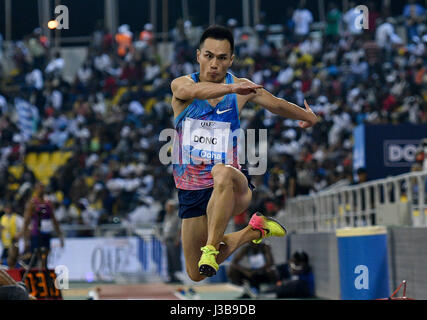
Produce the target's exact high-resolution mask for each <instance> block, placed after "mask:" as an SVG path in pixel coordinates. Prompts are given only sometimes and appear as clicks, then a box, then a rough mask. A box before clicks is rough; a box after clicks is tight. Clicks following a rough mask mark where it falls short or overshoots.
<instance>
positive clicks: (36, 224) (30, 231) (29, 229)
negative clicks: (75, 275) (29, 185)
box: [23, 183, 64, 269]
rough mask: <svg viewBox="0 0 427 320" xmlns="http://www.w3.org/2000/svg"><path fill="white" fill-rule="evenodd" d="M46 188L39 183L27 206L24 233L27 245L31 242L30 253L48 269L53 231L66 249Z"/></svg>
mask: <svg viewBox="0 0 427 320" xmlns="http://www.w3.org/2000/svg"><path fill="white" fill-rule="evenodd" d="M44 188H45V187H44V185H43V184H42V183H37V184H36V187H35V192H34V195H33V197H32V198H31V199H30V200H29V202H28V203H27V205H26V208H25V214H24V229H23V233H24V239H25V240H26V243H28V242H27V241H28V239H29V240H30V252H31V253H32V254H33V255H34V254H35V255H36V258H37V260H38V262H39V263H41V267H42V268H45V269H47V257H48V255H49V250H50V239H51V238H52V232H53V229H55V231H56V234H57V236H58V237H59V239H60V242H61V247H64V237H63V235H62V231H61V229H60V226H59V223H58V221H57V220H56V218H55V214H54V208H53V205H52V204H51V203H50V202H49V201H48V200H47V199H45V190H44ZM31 267H33V265H31V266H30V268H31Z"/></svg>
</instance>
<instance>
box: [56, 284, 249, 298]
mask: <svg viewBox="0 0 427 320" xmlns="http://www.w3.org/2000/svg"><path fill="white" fill-rule="evenodd" d="M72 287H73V288H70V289H68V290H63V291H62V295H63V297H64V299H65V300H81V299H87V298H88V297H89V295H90V292H96V293H97V298H98V299H99V300H199V299H200V300H217V299H223V300H234V299H236V298H237V297H239V296H240V295H241V294H242V289H241V288H240V287H238V286H234V285H232V284H228V283H218V284H201V285H196V286H188V285H169V284H165V283H143V284H132V285H122V284H100V285H96V286H91V287H86V288H82V287H80V288H79V286H78V285H75V286H72Z"/></svg>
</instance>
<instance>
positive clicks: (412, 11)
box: [403, 0, 426, 41]
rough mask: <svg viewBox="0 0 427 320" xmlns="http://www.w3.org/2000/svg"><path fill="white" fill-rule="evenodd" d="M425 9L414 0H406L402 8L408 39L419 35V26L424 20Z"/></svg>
mask: <svg viewBox="0 0 427 320" xmlns="http://www.w3.org/2000/svg"><path fill="white" fill-rule="evenodd" d="M425 15H426V9H425V8H424V7H423V6H422V5H421V4H419V3H417V2H416V1H415V0H408V3H407V4H406V5H405V7H404V8H403V16H404V17H405V27H406V36H407V38H408V41H411V40H412V39H413V38H414V37H417V36H419V35H420V31H419V26H420V24H421V22H423V20H424V21H425Z"/></svg>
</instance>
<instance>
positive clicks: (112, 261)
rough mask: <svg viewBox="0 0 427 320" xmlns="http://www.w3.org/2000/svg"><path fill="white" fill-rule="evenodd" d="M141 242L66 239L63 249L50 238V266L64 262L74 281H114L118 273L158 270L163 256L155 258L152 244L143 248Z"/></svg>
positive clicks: (120, 239) (106, 239) (118, 239)
mask: <svg viewBox="0 0 427 320" xmlns="http://www.w3.org/2000/svg"><path fill="white" fill-rule="evenodd" d="M141 244H142V241H141V239H140V238H138V237H120V238H66V239H65V243H64V248H61V246H60V243H59V240H58V239H56V238H55V239H52V240H51V253H50V255H49V260H48V267H49V268H53V269H54V268H55V267H56V266H58V265H64V266H66V267H67V268H68V272H69V274H68V276H69V279H70V280H71V281H73V280H78V281H88V282H92V281H113V280H114V278H115V277H116V276H117V275H118V274H138V273H142V272H150V271H156V270H157V268H156V266H157V265H158V264H160V260H161V257H160V258H159V259H158V260H157V261H155V260H154V259H153V253H152V252H148V250H146V249H151V250H152V248H153V244H152V243H146V244H148V246H145V248H143V250H141V248H140V247H141ZM157 245H159V244H157ZM159 251H161V249H160V250H159ZM143 264H144V265H143Z"/></svg>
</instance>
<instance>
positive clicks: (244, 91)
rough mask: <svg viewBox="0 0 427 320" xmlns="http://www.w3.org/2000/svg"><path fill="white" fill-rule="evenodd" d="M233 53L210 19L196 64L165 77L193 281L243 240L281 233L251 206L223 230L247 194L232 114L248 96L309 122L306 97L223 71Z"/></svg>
mask: <svg viewBox="0 0 427 320" xmlns="http://www.w3.org/2000/svg"><path fill="white" fill-rule="evenodd" d="M233 60H234V39H233V36H232V34H231V33H230V31H229V30H228V29H226V28H224V27H221V26H211V27H209V28H208V29H206V30H205V32H204V33H203V35H202V36H201V39H200V45H199V49H198V50H197V62H198V63H199V65H200V72H197V73H193V74H191V75H186V76H182V77H179V78H176V79H175V80H173V81H172V83H171V89H172V93H173V98H172V108H173V112H174V125H175V130H176V131H177V138H176V141H174V150H173V153H174V154H175V155H176V154H178V158H177V159H178V160H177V161H175V162H174V165H173V175H174V179H175V184H176V187H177V188H178V199H179V216H180V218H181V219H182V247H183V252H184V257H185V265H186V271H187V274H188V275H189V277H190V279H192V280H193V281H201V280H203V279H205V278H206V277H211V276H213V275H215V274H216V272H217V271H218V269H219V264H221V263H222V262H223V261H224V260H225V259H226V258H227V257H228V256H229V255H230V254H231V253H233V252H234V251H235V250H236V249H237V248H239V247H240V246H241V245H243V244H244V243H247V242H249V241H253V242H254V243H259V242H261V240H262V239H264V238H266V237H270V236H278V237H283V236H285V234H286V229H285V228H284V227H283V226H282V225H280V224H279V223H278V222H277V221H275V220H273V219H271V218H269V217H266V216H263V215H262V214H261V213H255V214H253V215H252V217H251V219H250V221H249V224H248V226H247V227H246V228H244V229H242V230H240V231H238V232H234V233H229V234H224V232H225V230H226V227H227V225H228V223H229V221H230V219H231V217H233V216H234V215H236V214H239V213H242V212H244V211H245V210H246V209H247V208H248V207H249V204H250V201H251V198H252V189H253V185H252V184H251V183H250V178H249V176H248V174H247V172H246V170H242V169H241V166H240V164H239V161H238V156H237V141H235V139H233V137H232V132H233V131H235V130H238V129H239V128H240V120H239V114H240V112H241V110H242V109H243V107H244V106H245V104H246V103H247V102H249V101H250V102H253V103H255V104H258V105H261V106H262V107H264V108H266V109H267V110H269V111H271V112H272V113H275V114H277V115H279V116H282V117H284V118H290V119H295V120H301V121H300V123H299V124H300V127H302V128H308V127H311V126H313V125H314V124H316V122H317V117H316V115H315V114H314V113H313V111H312V110H311V109H310V107H309V106H308V104H307V102H304V104H305V107H306V109H303V108H300V107H299V106H297V105H295V104H292V103H290V102H287V101H286V100H283V99H280V98H277V97H275V96H273V95H272V94H270V93H269V92H268V91H267V90H265V89H263V88H262V86H261V85H257V84H255V83H253V82H251V81H249V80H247V79H243V78H236V77H234V76H233V75H232V74H230V73H228V69H229V68H230V67H231V65H232V64H233ZM200 132H203V133H204V136H201V135H200V134H198V133H200ZM229 139H231V140H229ZM220 141H229V142H230V143H229V144H227V143H219V142H220ZM229 146H230V147H229ZM230 158H231V161H230ZM227 159H228V160H227ZM226 160H227V161H226Z"/></svg>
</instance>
